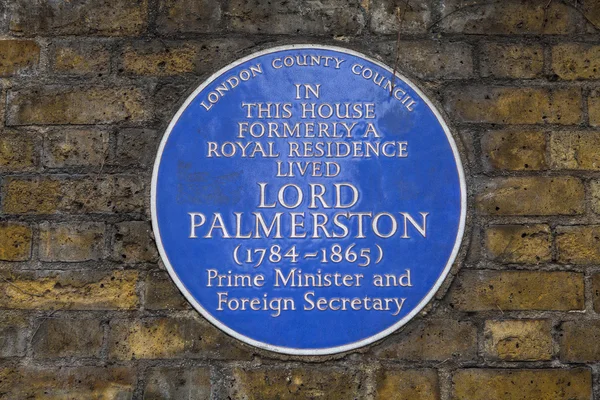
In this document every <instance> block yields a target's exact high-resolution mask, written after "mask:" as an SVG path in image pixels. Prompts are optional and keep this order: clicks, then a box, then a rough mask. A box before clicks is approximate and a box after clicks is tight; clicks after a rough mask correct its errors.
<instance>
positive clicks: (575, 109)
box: [446, 85, 582, 125]
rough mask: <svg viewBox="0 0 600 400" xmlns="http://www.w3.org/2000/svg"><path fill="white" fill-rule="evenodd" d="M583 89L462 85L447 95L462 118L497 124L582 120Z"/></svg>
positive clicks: (453, 110) (451, 109) (448, 103)
mask: <svg viewBox="0 0 600 400" xmlns="http://www.w3.org/2000/svg"><path fill="white" fill-rule="evenodd" d="M581 100H582V99H581V90H580V89H579V88H570V89H555V90H550V89H546V88H515V87H489V86H467V87H464V86H462V85H461V86H460V87H457V88H454V89H453V90H451V91H450V92H449V93H447V95H446V108H447V110H448V111H449V112H450V113H451V114H453V115H455V116H456V117H457V121H458V122H482V123H494V124H542V123H550V124H562V125H570V124H578V123H579V122H581V118H582V113H581V106H582V101H581Z"/></svg>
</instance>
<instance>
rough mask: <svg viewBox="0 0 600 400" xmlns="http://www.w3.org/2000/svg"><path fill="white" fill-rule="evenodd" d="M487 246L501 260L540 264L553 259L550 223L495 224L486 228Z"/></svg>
mask: <svg viewBox="0 0 600 400" xmlns="http://www.w3.org/2000/svg"><path fill="white" fill-rule="evenodd" d="M485 247H486V249H487V252H488V255H489V257H490V258H491V259H492V260H495V261H499V262H506V263H524V264H538V263H541V262H548V261H550V260H551V259H552V238H551V235H550V227H549V226H548V225H525V226H523V225H493V226H491V227H489V228H488V229H487V230H486V233H485Z"/></svg>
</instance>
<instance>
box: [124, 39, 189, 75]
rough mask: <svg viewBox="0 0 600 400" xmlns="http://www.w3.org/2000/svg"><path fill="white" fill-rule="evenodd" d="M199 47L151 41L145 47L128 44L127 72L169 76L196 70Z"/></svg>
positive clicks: (126, 55) (125, 69) (126, 51)
mask: <svg viewBox="0 0 600 400" xmlns="http://www.w3.org/2000/svg"><path fill="white" fill-rule="evenodd" d="M197 58H198V48H197V47H196V46H193V45H190V44H185V45H182V46H169V47H167V46H166V45H165V44H164V43H158V42H156V43H151V44H149V45H148V44H146V45H145V46H143V47H140V46H137V47H134V46H127V47H126V48H125V50H124V52H123V69H124V71H125V73H131V74H136V75H156V76H169V75H178V74H185V73H191V72H194V71H195V68H196V59H197Z"/></svg>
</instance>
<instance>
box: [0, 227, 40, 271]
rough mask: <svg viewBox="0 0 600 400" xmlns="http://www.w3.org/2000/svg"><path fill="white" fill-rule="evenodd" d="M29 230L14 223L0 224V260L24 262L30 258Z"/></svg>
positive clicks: (30, 234)
mask: <svg viewBox="0 0 600 400" xmlns="http://www.w3.org/2000/svg"><path fill="white" fill-rule="evenodd" d="M31 237H32V232H31V228H30V227H29V226H28V225H25V224H19V223H14V222H2V223H0V260H5V261H25V260H29V258H30V257H31Z"/></svg>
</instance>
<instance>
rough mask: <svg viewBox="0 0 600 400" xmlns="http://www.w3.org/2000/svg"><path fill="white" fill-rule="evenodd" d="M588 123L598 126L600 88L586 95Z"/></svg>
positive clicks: (599, 121) (599, 123)
mask: <svg viewBox="0 0 600 400" xmlns="http://www.w3.org/2000/svg"><path fill="white" fill-rule="evenodd" d="M588 112H589V116H590V125H592V126H600V90H594V91H593V92H591V94H590V95H589V97H588Z"/></svg>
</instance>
